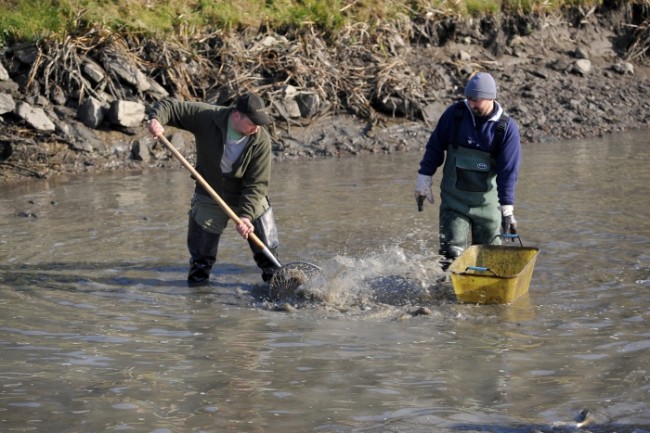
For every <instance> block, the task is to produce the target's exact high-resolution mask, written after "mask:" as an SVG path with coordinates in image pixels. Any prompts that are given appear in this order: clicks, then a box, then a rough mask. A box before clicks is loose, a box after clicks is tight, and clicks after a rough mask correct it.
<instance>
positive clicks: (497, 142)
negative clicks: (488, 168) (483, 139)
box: [491, 111, 510, 158]
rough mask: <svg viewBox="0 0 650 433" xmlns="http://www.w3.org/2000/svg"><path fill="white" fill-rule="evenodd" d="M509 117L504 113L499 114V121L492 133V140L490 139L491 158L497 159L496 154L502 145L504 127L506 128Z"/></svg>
mask: <svg viewBox="0 0 650 433" xmlns="http://www.w3.org/2000/svg"><path fill="white" fill-rule="evenodd" d="M509 119H510V115H509V114H508V113H506V112H505V111H504V112H502V113H501V116H500V117H499V120H497V129H496V131H494V138H493V139H492V152H491V155H492V157H493V158H496V157H497V154H498V153H499V151H500V150H501V145H502V144H503V137H504V136H505V135H506V126H508V120H509Z"/></svg>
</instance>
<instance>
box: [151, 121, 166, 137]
mask: <svg viewBox="0 0 650 433" xmlns="http://www.w3.org/2000/svg"><path fill="white" fill-rule="evenodd" d="M147 129H148V130H149V132H151V135H153V136H154V137H160V136H161V135H163V132H164V131H165V128H163V126H162V125H161V124H160V122H159V121H158V119H151V120H149V121H148V122H147Z"/></svg>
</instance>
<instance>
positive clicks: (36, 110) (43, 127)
mask: <svg viewBox="0 0 650 433" xmlns="http://www.w3.org/2000/svg"><path fill="white" fill-rule="evenodd" d="M16 114H17V115H18V117H20V118H21V119H23V120H24V121H25V122H27V123H28V124H29V125H30V126H32V128H34V129H36V130H38V131H46V132H53V131H55V129H56V127H55V125H54V123H53V122H52V121H51V120H50V119H49V118H48V117H47V115H46V114H45V112H44V111H43V109H42V108H40V107H33V106H31V105H29V104H28V103H27V102H18V104H16Z"/></svg>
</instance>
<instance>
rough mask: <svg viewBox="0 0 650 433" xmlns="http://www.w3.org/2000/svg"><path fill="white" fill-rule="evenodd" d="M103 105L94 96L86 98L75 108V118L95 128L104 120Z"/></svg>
mask: <svg viewBox="0 0 650 433" xmlns="http://www.w3.org/2000/svg"><path fill="white" fill-rule="evenodd" d="M104 110H105V108H104V106H103V104H102V103H101V102H100V101H98V100H97V99H95V98H88V99H86V100H85V101H84V102H83V103H82V104H81V105H80V106H79V109H78V110H77V119H79V120H81V122H83V124H84V125H86V126H87V127H88V128H93V129H97V128H99V126H100V125H101V124H102V123H103V122H104V116H105V114H104Z"/></svg>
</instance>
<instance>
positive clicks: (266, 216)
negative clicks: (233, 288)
mask: <svg viewBox="0 0 650 433" xmlns="http://www.w3.org/2000/svg"><path fill="white" fill-rule="evenodd" d="M231 208H232V210H233V212H235V213H237V212H238V209H237V207H236V206H231ZM259 213H260V214H259V215H256V216H255V219H254V220H253V221H252V223H253V227H254V229H255V234H256V235H257V237H258V238H259V239H260V240H261V241H262V242H263V243H264V244H265V245H266V246H267V247H268V248H269V250H270V252H271V253H272V254H273V255H274V256H276V257H277V255H276V249H277V247H278V246H279V244H280V242H279V240H278V231H277V226H276V225H275V218H274V216H273V208H272V207H271V205H270V203H269V201H268V199H264V201H263V203H262V204H261V206H260V209H259ZM229 220H230V218H229V217H228V214H227V213H226V212H225V211H224V210H223V209H222V208H221V206H219V204H218V203H217V202H216V201H214V199H213V198H212V197H208V196H204V195H201V194H194V196H193V197H192V206H191V208H190V211H189V222H188V232H187V248H188V250H189V252H190V270H189V273H188V277H187V281H188V283H189V284H190V285H202V284H207V282H208V280H209V278H210V271H211V270H212V266H213V265H214V263H215V261H216V258H217V250H218V247H219V238H220V236H221V234H222V233H223V231H224V229H225V228H226V225H227V224H228V221H229ZM248 244H249V246H250V249H251V251H252V252H253V259H254V260H255V263H256V264H257V266H258V267H259V268H260V269H261V270H262V279H263V280H264V281H270V280H271V277H273V273H274V272H275V270H276V266H275V265H274V264H273V263H272V262H271V260H269V258H268V257H267V256H266V255H265V254H264V253H263V252H262V250H261V249H260V248H259V247H258V246H257V245H255V244H254V243H253V242H252V241H251V240H249V241H248Z"/></svg>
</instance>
